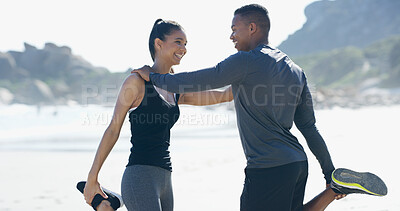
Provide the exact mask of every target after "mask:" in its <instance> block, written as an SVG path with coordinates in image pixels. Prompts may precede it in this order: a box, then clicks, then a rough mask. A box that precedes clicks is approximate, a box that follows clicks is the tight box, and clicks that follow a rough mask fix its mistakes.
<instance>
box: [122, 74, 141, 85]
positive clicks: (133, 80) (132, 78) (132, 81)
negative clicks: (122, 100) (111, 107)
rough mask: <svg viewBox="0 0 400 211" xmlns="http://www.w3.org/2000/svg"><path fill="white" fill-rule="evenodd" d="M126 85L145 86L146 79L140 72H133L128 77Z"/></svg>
mask: <svg viewBox="0 0 400 211" xmlns="http://www.w3.org/2000/svg"><path fill="white" fill-rule="evenodd" d="M124 86H128V87H136V88H142V87H144V80H143V79H142V77H140V75H139V74H138V73H131V74H130V75H129V76H127V77H126V79H125V81H124Z"/></svg>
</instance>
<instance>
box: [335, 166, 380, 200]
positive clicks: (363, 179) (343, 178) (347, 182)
mask: <svg viewBox="0 0 400 211" xmlns="http://www.w3.org/2000/svg"><path fill="white" fill-rule="evenodd" d="M331 188H332V189H333V190H334V191H335V192H336V193H340V194H351V193H362V194H369V195H374V196H385V195H386V194H387V187H386V185H385V183H384V182H383V180H382V179H381V178H379V177H378V176H376V175H375V174H372V173H369V172H356V171H352V170H349V169H345V168H338V169H335V171H333V173H332V182H331Z"/></svg>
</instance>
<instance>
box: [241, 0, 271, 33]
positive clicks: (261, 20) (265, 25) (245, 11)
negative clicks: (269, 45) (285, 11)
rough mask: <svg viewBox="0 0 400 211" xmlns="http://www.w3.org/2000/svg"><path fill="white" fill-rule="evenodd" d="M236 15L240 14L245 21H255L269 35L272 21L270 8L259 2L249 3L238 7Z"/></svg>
mask: <svg viewBox="0 0 400 211" xmlns="http://www.w3.org/2000/svg"><path fill="white" fill-rule="evenodd" d="M234 15H240V16H241V17H243V18H244V19H245V21H247V22H248V24H250V23H255V24H256V25H257V26H258V27H261V29H263V30H264V31H265V32H266V34H267V35H268V33H269V29H270V27H271V23H270V21H269V16H268V10H267V9H266V8H265V7H263V6H261V5H259V4H249V5H245V6H243V7H241V8H239V9H237V10H236V11H235V13H234Z"/></svg>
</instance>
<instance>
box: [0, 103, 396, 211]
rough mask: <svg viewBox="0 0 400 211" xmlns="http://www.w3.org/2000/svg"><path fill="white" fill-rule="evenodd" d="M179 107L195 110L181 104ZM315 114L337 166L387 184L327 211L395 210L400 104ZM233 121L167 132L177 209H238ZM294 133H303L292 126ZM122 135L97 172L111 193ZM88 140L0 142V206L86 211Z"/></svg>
mask: <svg viewBox="0 0 400 211" xmlns="http://www.w3.org/2000/svg"><path fill="white" fill-rule="evenodd" d="M185 112H187V113H190V112H195V110H189V109H185V108H183V114H185ZM201 112H202V113H203V114H204V113H214V114H215V112H217V113H218V114H220V112H221V111H219V110H217V111H213V110H201ZM229 115H232V113H229ZM316 115H317V119H318V127H319V129H320V131H321V133H322V135H323V136H324V138H325V140H326V142H327V145H328V147H329V149H330V152H331V155H332V159H333V161H334V164H335V166H336V167H345V168H351V169H354V170H357V171H371V172H373V173H376V174H377V175H379V176H380V177H381V178H382V179H383V180H384V181H385V182H386V184H387V186H388V188H389V194H388V195H387V196H385V197H374V196H369V195H349V196H348V197H346V198H345V199H342V200H340V201H335V202H333V203H332V204H331V205H330V206H329V207H328V209H327V210H352V211H372V210H373V211H375V210H393V211H396V210H397V211H398V210H400V200H399V199H400V191H399V189H400V188H399V187H400V185H399V184H398V175H399V173H400V170H399V169H398V168H397V167H395V166H397V165H398V164H397V162H398V161H399V158H398V154H399V150H398V141H399V138H398V137H399V136H398V128H397V125H398V119H397V118H398V117H399V116H400V106H392V107H369V108H363V109H358V110H352V109H333V110H321V111H317V112H316ZM230 117H231V116H230ZM234 122H235V119H234V118H230V119H229V121H228V123H226V122H225V123H224V124H217V125H211V126H210V125H207V124H205V125H201V124H200V125H196V124H186V123H187V122H186V123H185V124H180V125H177V127H176V128H174V130H173V131H172V133H173V136H172V140H173V142H172V146H171V154H172V162H173V187H174V196H175V210H176V211H205V210H207V211H217V210H218V211H221V210H222V211H235V210H239V197H240V194H241V191H242V187H243V181H244V173H243V168H244V167H245V160H244V155H243V152H242V148H241V145H240V140H239V137H238V133H237V129H236V128H235V127H234V124H235V123H234ZM232 124H233V125H232ZM100 133H102V131H101V132H100ZM293 133H294V134H296V135H297V136H298V137H301V136H300V134H299V133H298V131H296V130H294V131H293ZM121 139H123V140H120V141H119V142H118V144H117V146H116V148H115V149H114V150H113V151H112V152H111V154H110V156H109V157H108V159H107V160H106V163H105V164H104V167H103V169H102V170H101V173H100V176H99V181H100V183H101V184H102V185H103V186H104V187H106V188H108V189H111V190H114V191H116V192H120V181H121V177H122V174H123V171H124V168H125V165H126V163H127V159H128V155H129V142H128V141H127V140H126V137H125V136H124V137H121ZM86 142H89V141H88V140H86V139H85V138H82V139H76V137H74V141H73V142H71V141H70V142H69V143H67V144H66V143H65V141H62V140H57V141H54V140H53V141H51V140H50V141H46V142H40V141H36V142H32V141H29V142H26V143H25V142H20V143H19V144H16V145H13V144H10V143H2V144H0V168H1V171H0V172H1V173H0V187H2V189H3V191H2V192H1V193H0V210H1V211H7V210H13V211H14V210H15V211H19V210H32V211H33V210H91V208H90V207H89V206H88V205H87V204H86V203H85V202H84V199H83V196H82V195H81V194H80V193H79V192H78V191H77V190H76V188H75V185H76V183H77V182H78V181H80V180H85V179H86V176H87V172H88V170H89V168H90V165H91V162H92V160H93V157H94V153H95V149H96V148H95V146H96V145H97V142H94V144H90V145H88V146H86V145H85V144H86ZM300 142H301V143H302V144H303V146H304V148H306V149H307V145H306V143H305V141H304V140H303V139H301V138H300ZM24 146H25V147H24ZM35 146H36V147H35ZM81 146H85V147H81ZM306 152H307V154H308V157H309V165H310V170H309V180H308V184H307V190H306V198H305V201H308V200H310V199H311V198H313V197H314V196H315V195H317V194H318V193H319V192H320V191H322V189H323V187H324V180H323V176H322V173H321V170H320V168H319V164H318V162H317V161H316V159H315V158H314V156H313V155H312V154H311V153H310V152H309V150H308V149H307V150H306ZM120 210H126V209H125V208H122V209H120Z"/></svg>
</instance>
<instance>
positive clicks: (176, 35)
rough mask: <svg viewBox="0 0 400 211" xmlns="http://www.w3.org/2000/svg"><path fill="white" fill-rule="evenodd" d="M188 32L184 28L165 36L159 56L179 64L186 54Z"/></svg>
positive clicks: (172, 63)
mask: <svg viewBox="0 0 400 211" xmlns="http://www.w3.org/2000/svg"><path fill="white" fill-rule="evenodd" d="M186 43H187V40H186V34H185V32H183V31H182V30H174V31H172V33H171V34H170V35H167V36H165V40H164V41H162V44H161V49H160V54H159V56H160V57H162V58H163V60H164V61H165V62H167V63H169V64H171V66H172V65H178V64H180V62H181V59H182V58H183V56H184V55H185V54H186Z"/></svg>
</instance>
